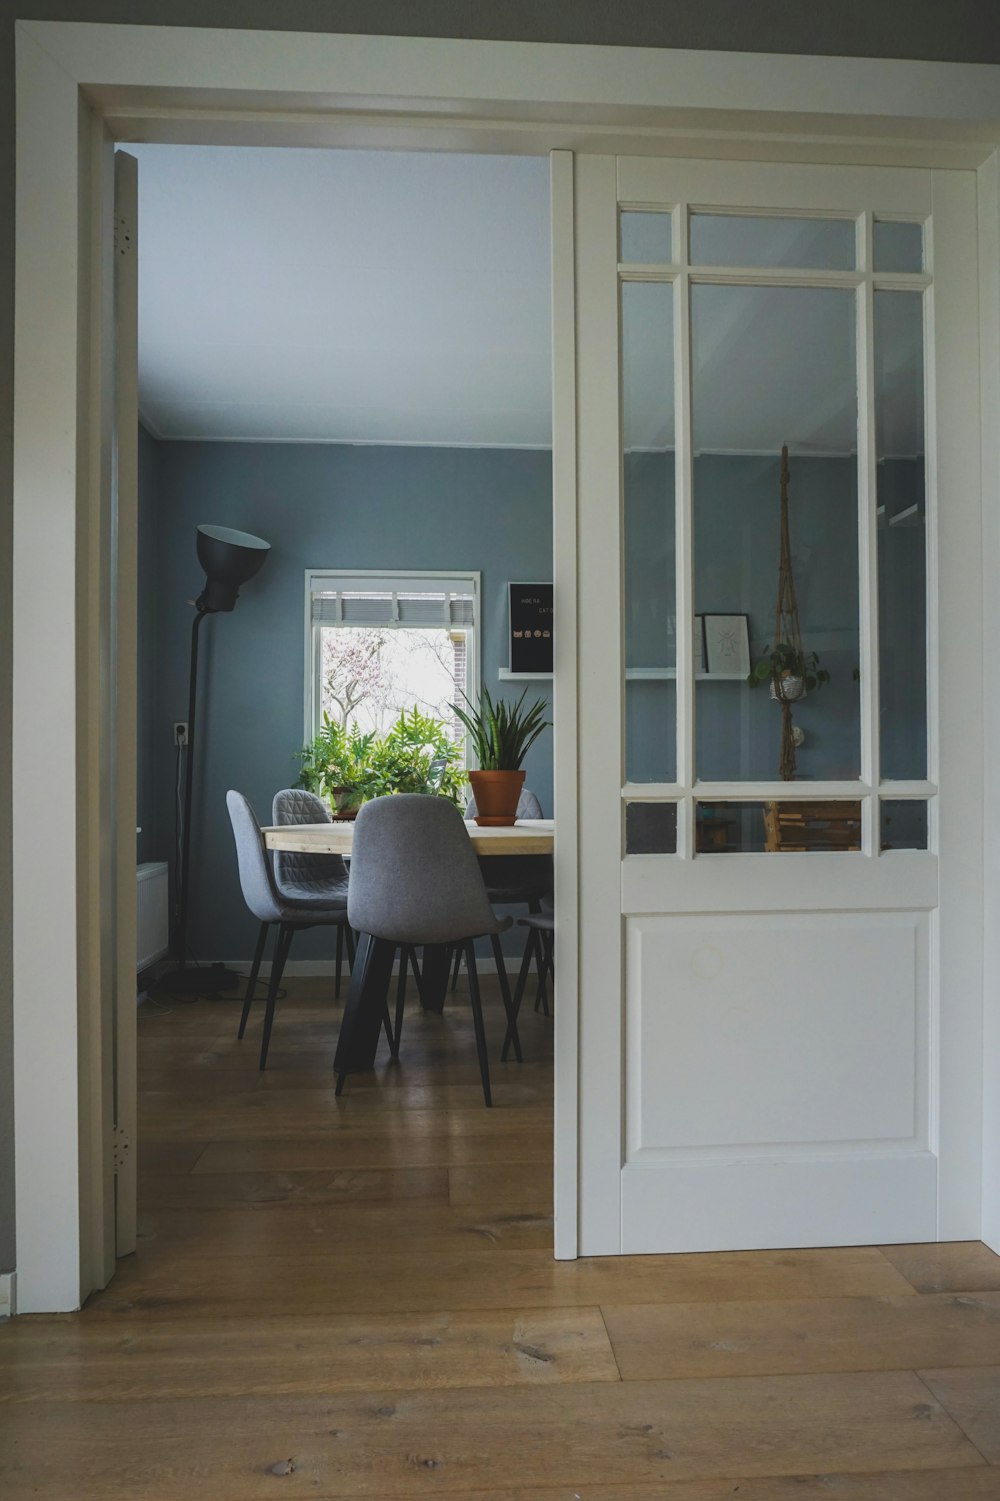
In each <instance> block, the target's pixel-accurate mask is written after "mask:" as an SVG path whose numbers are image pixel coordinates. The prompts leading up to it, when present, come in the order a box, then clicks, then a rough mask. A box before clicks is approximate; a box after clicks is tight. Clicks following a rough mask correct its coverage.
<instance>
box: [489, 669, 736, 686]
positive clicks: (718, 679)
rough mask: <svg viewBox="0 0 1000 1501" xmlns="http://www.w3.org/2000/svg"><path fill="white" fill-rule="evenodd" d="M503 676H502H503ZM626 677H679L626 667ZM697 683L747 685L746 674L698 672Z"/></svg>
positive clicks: (654, 679) (634, 679)
mask: <svg viewBox="0 0 1000 1501" xmlns="http://www.w3.org/2000/svg"><path fill="white" fill-rule="evenodd" d="M501 676H502V674H501ZM625 676H626V678H627V679H628V680H629V682H643V681H648V682H657V681H661V680H662V679H665V678H669V679H673V678H676V676H677V669H676V667H626V669H625ZM694 677H695V682H696V683H745V682H746V680H747V679H746V673H745V672H696V673H695V675H694Z"/></svg>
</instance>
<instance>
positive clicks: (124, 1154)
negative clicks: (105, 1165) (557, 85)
mask: <svg viewBox="0 0 1000 1501" xmlns="http://www.w3.org/2000/svg"><path fill="white" fill-rule="evenodd" d="M131 1150H132V1141H131V1138H130V1136H129V1134H128V1132H127V1131H126V1130H125V1127H124V1126H115V1128H114V1131H113V1132H112V1134H111V1151H112V1162H113V1165H114V1170H115V1172H116V1173H120V1172H121V1170H122V1168H123V1167H124V1166H125V1164H126V1163H127V1162H128V1158H129V1153H130V1152H131Z"/></svg>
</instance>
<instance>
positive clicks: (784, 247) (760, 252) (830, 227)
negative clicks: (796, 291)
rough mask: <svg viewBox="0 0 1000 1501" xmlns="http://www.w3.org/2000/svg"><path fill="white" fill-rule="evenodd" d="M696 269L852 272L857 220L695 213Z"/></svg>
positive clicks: (693, 246)
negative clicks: (782, 269) (706, 267)
mask: <svg viewBox="0 0 1000 1501" xmlns="http://www.w3.org/2000/svg"><path fill="white" fill-rule="evenodd" d="M690 244H691V264H692V265H693V266H781V267H785V268H791V269H796V270H799V271H808V270H813V269H815V270H824V271H853V270H854V263H855V259H856V256H857V250H856V245H857V233H856V229H855V221H854V220H853V219H791V218H783V217H778V216H777V215H772V214H768V215H761V216H760V217H755V216H753V215H750V214H692V215H691V241H690Z"/></svg>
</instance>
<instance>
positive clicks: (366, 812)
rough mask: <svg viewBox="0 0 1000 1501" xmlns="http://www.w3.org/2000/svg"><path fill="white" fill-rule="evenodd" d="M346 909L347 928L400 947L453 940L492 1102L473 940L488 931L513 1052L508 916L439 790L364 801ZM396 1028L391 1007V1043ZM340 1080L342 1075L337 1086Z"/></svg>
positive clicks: (518, 1053)
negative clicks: (496, 907) (492, 898)
mask: <svg viewBox="0 0 1000 1501" xmlns="http://www.w3.org/2000/svg"><path fill="white" fill-rule="evenodd" d="M347 910H348V916H349V918H350V923H351V927H352V928H355V929H356V930H357V931H358V932H359V933H370V934H371V935H372V937H373V938H376V939H381V940H383V941H385V942H388V943H392V944H395V945H397V946H398V947H400V948H404V949H405V948H407V947H409V948H413V947H419V946H421V945H424V944H442V945H451V944H454V945H455V946H456V947H458V948H459V949H461V950H462V951H463V952H464V954H465V957H466V963H467V964H468V968H469V999H470V1002H471V1005H472V1021H473V1026H474V1028H475V1033H476V1051H477V1053H478V1056H479V1072H480V1076H481V1078H482V1082H483V1096H484V1098H485V1100H486V1103H487V1105H491V1104H492V1103H493V1099H492V1094H491V1091H490V1065H489V1059H488V1057H487V1053H486V1032H485V1028H484V1026H483V1008H482V1000H481V998H480V993H479V977H478V973H477V970H476V948H475V940H476V939H477V938H481V937H486V936H488V937H489V939H490V942H491V944H492V946H493V953H494V956H495V958H496V964H497V974H498V976H499V979H500V992H501V995H502V996H503V1003H504V1008H505V1010H506V1013H507V1035H508V1038H509V1040H510V1042H511V1043H512V1044H513V1047H514V1053H515V1056H516V1057H517V1058H518V1060H520V1057H521V1045H520V1041H519V1039H518V1035H517V1024H516V1021H515V1018H514V1013H513V1009H512V1005H511V998H510V988H509V986H508V983H507V971H506V968H505V966H504V962H503V952H502V950H501V948H500V934H501V933H502V932H503V931H504V929H505V928H508V927H509V926H510V921H511V920H510V918H509V917H497V915H496V913H495V912H494V911H493V908H492V907H491V906H490V902H489V898H488V897H487V895H486V887H485V885H484V884H483V878H482V876H481V874H480V871H479V862H478V860H477V859H476V852H475V850H474V849H473V847H472V843H471V841H470V839H469V835H468V832H467V830H466V828H465V826H464V824H463V822H462V815H461V814H460V813H459V811H458V809H457V808H456V807H455V806H454V804H452V803H451V802H449V801H448V800H447V798H443V797H425V796H421V795H420V794H406V793H402V794H398V795H396V796H394V797H380V798H375V799H373V800H372V801H371V802H368V803H365V805H364V807H363V808H362V809H361V811H360V813H359V814H358V817H357V822H356V823H355V825H354V844H353V849H352V853H351V884H350V887H349V890H348V897H347ZM401 1029H402V1016H401V1014H400V1013H397V1017H396V1032H395V1044H396V1048H397V1049H398V1047H399V1039H400V1032H401ZM342 1085H343V1075H341V1076H340V1077H339V1078H338V1089H339V1088H341V1087H342Z"/></svg>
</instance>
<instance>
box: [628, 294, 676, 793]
mask: <svg viewBox="0 0 1000 1501" xmlns="http://www.w3.org/2000/svg"><path fill="white" fill-rule="evenodd" d="M621 294H622V316H621V328H622V434H623V448H624V452H623V455H622V486H623V504H624V544H625V565H624V581H623V583H624V610H625V619H624V624H625V771H626V776H627V778H628V780H629V781H630V782H672V781H674V780H675V778H676V775H677V692H676V689H677V684H676V675H677V674H676V667H677V657H676V620H675V608H676V607H675V593H676V586H675V574H674V568H675V563H674V558H675V549H674V316H673V296H674V289H673V286H672V284H671V283H669V282H642V281H635V282H625V283H623V285H622V289H621Z"/></svg>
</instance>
